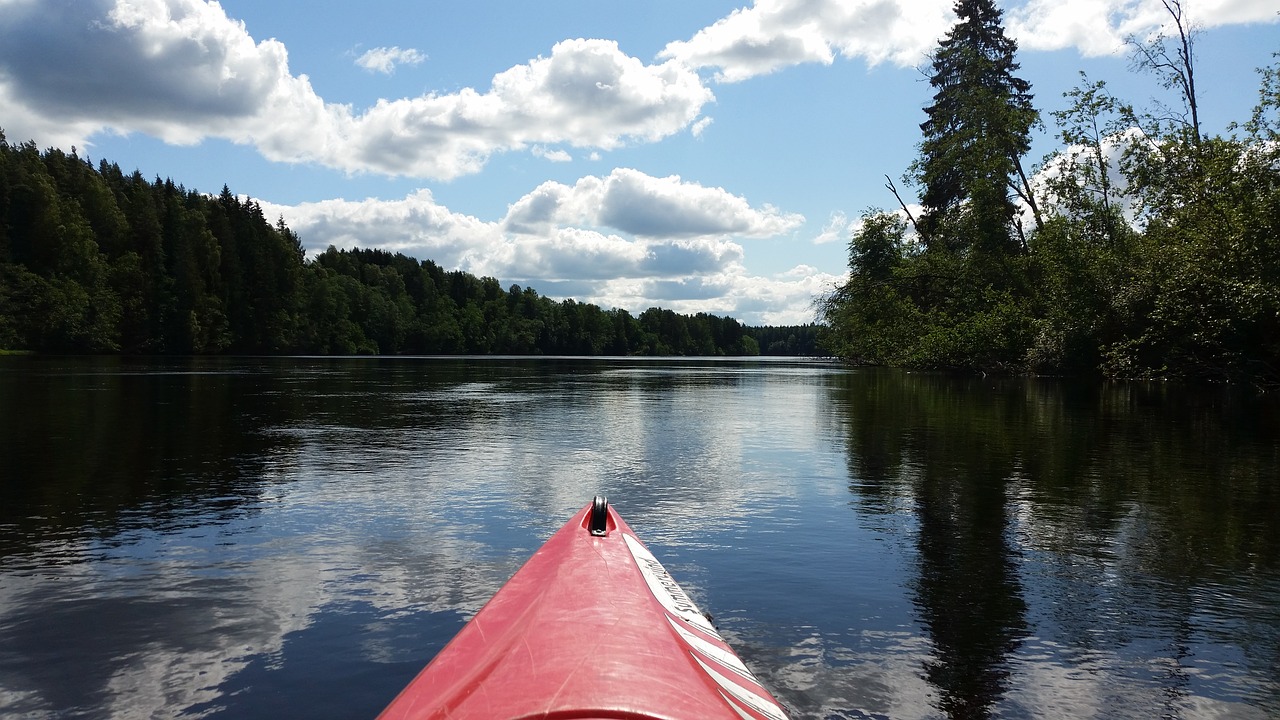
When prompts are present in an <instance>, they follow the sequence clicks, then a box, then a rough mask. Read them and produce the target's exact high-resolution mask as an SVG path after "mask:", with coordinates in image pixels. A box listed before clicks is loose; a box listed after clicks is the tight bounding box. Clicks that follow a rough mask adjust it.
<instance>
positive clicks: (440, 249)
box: [262, 169, 832, 323]
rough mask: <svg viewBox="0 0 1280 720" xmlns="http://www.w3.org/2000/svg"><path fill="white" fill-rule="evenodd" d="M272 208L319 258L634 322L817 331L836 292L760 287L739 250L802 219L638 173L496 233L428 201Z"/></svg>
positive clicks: (422, 197) (522, 205)
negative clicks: (471, 284) (420, 264)
mask: <svg viewBox="0 0 1280 720" xmlns="http://www.w3.org/2000/svg"><path fill="white" fill-rule="evenodd" d="M262 206H263V211H264V213H265V214H266V215H267V216H268V217H277V216H279V217H283V218H284V219H285V222H287V223H288V224H289V226H290V227H291V228H293V229H294V230H295V231H296V232H298V234H299V236H300V237H301V238H302V241H303V243H304V245H305V246H306V247H307V248H308V250H309V252H311V253H313V254H314V253H315V252H316V251H319V250H323V249H324V248H326V247H328V246H330V245H333V246H335V247H339V248H352V247H377V248H381V249H384V250H388V251H392V252H402V253H404V254H406V255H409V256H411V257H416V258H420V259H431V260H433V261H434V262H436V263H438V264H439V265H441V266H442V267H445V268H448V269H461V270H465V271H467V272H470V273H473V274H476V275H481V276H490V277H496V278H498V279H500V280H501V281H502V282H503V283H519V284H521V285H527V286H531V287H533V288H534V289H536V290H537V291H538V292H540V293H543V294H545V295H549V296H551V297H573V298H574V299H576V300H579V301H582V302H591V303H595V304H598V305H601V306H603V307H623V308H626V309H628V310H631V311H634V312H640V311H643V310H644V309H646V308H648V307H652V306H662V307H667V308H670V309H673V310H676V311H678V312H714V313H717V314H722V315H723V314H729V315H733V316H735V317H738V318H739V319H742V320H744V321H747V322H763V321H765V319H766V318H767V319H768V321H770V322H774V323H778V322H781V321H782V319H783V318H792V317H797V318H804V319H802V320H799V321H798V322H809V321H811V320H812V300H813V295H814V294H815V292H817V291H819V290H821V289H823V288H824V287H825V286H824V285H823V284H824V283H826V284H830V283H831V281H832V278H829V277H828V276H826V275H824V274H822V273H820V272H818V271H816V270H813V269H812V268H807V269H805V270H804V272H801V273H799V274H794V273H793V274H789V275H788V274H783V275H779V276H777V277H758V276H753V275H751V274H750V273H749V272H747V271H746V269H745V268H744V266H743V258H744V252H743V248H742V246H741V245H740V244H739V243H738V242H737V238H767V237H773V236H776V235H779V234H783V233H787V232H790V231H791V230H793V229H794V228H795V227H796V226H798V225H799V224H800V223H802V222H803V218H801V217H800V216H798V215H795V214H790V213H783V212H780V211H778V210H776V209H774V208H770V207H769V206H767V205H766V206H760V207H757V206H752V205H751V204H750V203H748V202H747V201H746V200H745V199H744V198H741V197H739V196H735V195H733V194H731V193H729V192H727V191H725V190H724V189H722V188H708V187H704V186H702V185H699V184H697V183H691V182H687V181H683V180H681V179H680V178H678V177H667V178H655V177H651V176H648V175H646V174H644V173H641V172H639V171H636V170H629V169H618V170H614V171H613V172H612V173H610V174H609V175H608V176H605V177H596V176H586V177H583V178H581V179H579V180H578V181H577V182H575V183H574V184H573V185H565V184H562V183H554V182H548V183H543V184H542V185H540V186H538V187H537V188H535V189H534V190H532V191H531V192H529V193H527V194H526V195H524V196H523V197H521V198H519V199H518V200H517V201H516V202H514V203H512V204H511V205H510V206H509V208H508V212H507V214H506V216H505V217H503V218H501V219H498V220H494V221H488V220H483V219H480V218H476V217H474V216H470V215H464V214H461V213H456V212H454V211H452V210H450V209H449V208H447V207H445V206H444V205H441V204H440V203H439V202H438V201H437V200H436V199H435V196H434V195H433V194H432V193H431V192H430V191H429V190H425V189H424V190H418V191H416V192H414V193H411V194H409V195H408V196H406V197H404V198H401V199H398V200H379V199H366V200H341V199H338V200H325V201H321V202H310V203H302V204H299V205H294V206H284V205H274V204H271V203H262Z"/></svg>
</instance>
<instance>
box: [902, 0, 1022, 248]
mask: <svg viewBox="0 0 1280 720" xmlns="http://www.w3.org/2000/svg"><path fill="white" fill-rule="evenodd" d="M955 12H956V15H957V17H958V18H959V21H958V22H957V23H956V24H955V26H953V27H952V28H951V31H950V32H949V33H948V34H947V36H946V37H945V38H944V39H943V40H942V41H941V42H940V43H939V47H938V49H937V51H936V52H935V53H934V56H933V74H932V76H931V77H930V80H929V82H930V84H931V85H932V86H933V88H934V90H935V93H934V96H933V104H932V105H930V106H929V107H928V108H926V109H925V112H926V114H927V115H928V119H927V120H926V121H925V122H924V123H922V124H921V125H920V129H921V131H922V132H923V133H924V140H923V141H922V142H921V144H920V158H919V159H918V160H917V161H916V162H915V164H914V165H913V168H912V169H913V171H914V175H915V179H916V180H917V182H918V183H919V184H920V185H921V186H922V189H923V192H922V194H921V198H920V199H921V203H922V204H923V205H924V207H925V212H924V215H923V217H922V218H921V220H920V223H919V229H920V231H921V233H922V234H923V235H924V239H925V241H926V243H928V245H929V246H930V247H935V246H939V245H941V246H943V247H946V248H948V249H950V250H953V251H957V252H966V251H968V250H974V249H976V250H980V251H984V252H986V253H990V254H997V255H1000V254H1008V253H1013V252H1019V251H1021V250H1025V242H1017V241H1016V240H1015V239H1014V234H1013V230H1015V229H1017V226H1016V224H1015V218H1016V215H1017V206H1016V204H1015V200H1014V197H1015V196H1017V197H1021V198H1022V199H1023V200H1024V201H1025V202H1027V203H1028V204H1029V205H1030V206H1031V207H1032V210H1033V213H1034V214H1035V215H1036V216H1037V218H1038V214H1039V213H1038V211H1037V210H1036V208H1035V203H1034V198H1033V197H1032V195H1031V193H1030V192H1029V191H1028V189H1027V181H1026V173H1025V172H1024V170H1023V168H1022V163H1021V160H1020V158H1021V157H1022V156H1023V155H1025V154H1026V153H1027V151H1028V150H1029V149H1030V145H1031V142H1030V133H1031V129H1032V128H1033V127H1034V126H1035V125H1036V124H1038V122H1039V113H1038V112H1037V111H1036V110H1035V108H1033V107H1032V105H1031V100H1032V95H1031V84H1030V83H1028V82H1027V81H1025V80H1023V79H1021V78H1019V77H1017V76H1016V75H1014V73H1015V72H1017V70H1018V67H1019V66H1018V63H1017V62H1015V61H1014V54H1015V53H1016V52H1017V49H1018V46H1017V43H1016V42H1015V41H1014V40H1013V39H1011V38H1009V37H1006V36H1005V34H1004V28H1003V26H1002V25H1001V19H1002V13H1001V12H1000V10H998V9H997V8H996V7H995V5H994V3H993V2H992V0H959V1H958V2H957V3H956V5H955ZM956 220H958V221H960V224H959V225H958V226H957V225H954V224H953V221H956ZM1021 237H1022V236H1021V233H1020V232H1019V234H1018V238H1019V239H1021Z"/></svg>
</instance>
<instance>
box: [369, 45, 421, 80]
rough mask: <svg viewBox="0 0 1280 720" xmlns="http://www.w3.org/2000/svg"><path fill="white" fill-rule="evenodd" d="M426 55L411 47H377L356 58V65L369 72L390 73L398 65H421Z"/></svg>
mask: <svg viewBox="0 0 1280 720" xmlns="http://www.w3.org/2000/svg"><path fill="white" fill-rule="evenodd" d="M426 59H427V56H426V55H423V54H422V53H420V52H418V51H417V50H414V49H413V48H403V49H402V48H400V47H398V46H396V47H379V48H374V49H372V50H369V51H366V52H365V53H364V54H362V55H361V56H360V57H358V58H356V65H359V66H360V67H362V68H364V69H365V70H368V71H369V72H379V73H382V74H383V75H390V74H391V73H394V72H395V71H396V67H398V66H400V65H421V64H422V63H423V62H424V61H426Z"/></svg>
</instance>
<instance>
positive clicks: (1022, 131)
mask: <svg viewBox="0 0 1280 720" xmlns="http://www.w3.org/2000/svg"><path fill="white" fill-rule="evenodd" d="M1165 7H1166V9H1167V10H1168V11H1169V13H1170V15H1171V23H1170V25H1169V27H1171V28H1172V30H1171V31H1170V34H1169V35H1168V36H1162V37H1157V38H1154V39H1143V40H1136V39H1135V40H1132V41H1131V42H1132V43H1133V48H1134V62H1135V64H1136V65H1137V66H1138V67H1139V68H1142V69H1145V70H1147V71H1149V72H1152V73H1154V74H1156V76H1157V78H1158V79H1159V81H1160V82H1161V83H1162V84H1163V85H1165V86H1166V87H1171V88H1175V89H1179V90H1180V96H1179V97H1180V100H1181V107H1180V108H1174V109H1172V110H1171V109H1168V108H1164V109H1161V110H1159V111H1155V112H1140V111H1138V110H1135V109H1134V107H1133V106H1132V105H1130V104H1128V103H1127V102H1125V101H1124V100H1122V99H1121V98H1118V97H1116V96H1114V95H1113V94H1111V92H1110V91H1109V89H1108V88H1107V86H1106V85H1105V83H1102V82H1092V81H1090V80H1089V79H1088V78H1085V77H1083V76H1082V82H1081V84H1080V86H1079V87H1077V88H1075V89H1073V90H1071V91H1069V92H1067V93H1066V94H1065V97H1066V99H1067V101H1068V103H1069V104H1068V106H1067V107H1066V108H1065V109H1063V110H1061V111H1058V112H1054V113H1052V116H1053V118H1054V120H1055V122H1056V125H1057V128H1058V137H1059V138H1060V140H1061V142H1062V146H1061V147H1062V149H1061V150H1060V151H1059V152H1057V153H1054V154H1053V155H1051V156H1050V157H1049V158H1047V159H1046V160H1045V162H1044V163H1043V165H1041V166H1040V168H1039V169H1038V170H1039V172H1037V169H1036V168H1029V167H1024V165H1023V162H1022V156H1023V155H1024V154H1025V153H1026V152H1027V150H1028V148H1029V141H1028V133H1029V132H1030V130H1031V129H1032V128H1034V127H1036V126H1037V125H1038V124H1039V123H1040V117H1039V113H1038V112H1037V111H1036V110H1035V109H1034V108H1033V107H1032V105H1031V93H1030V89H1031V88H1030V85H1029V84H1028V83H1026V82H1025V81H1022V80H1020V79H1019V78H1018V77H1017V75H1016V71H1017V69H1018V65H1017V63H1016V62H1015V61H1014V52H1015V50H1016V45H1015V44H1014V43H1013V41H1012V40H1011V39H1008V38H1006V37H1005V35H1004V32H1003V27H1002V26H1001V14H1000V12H999V11H998V10H997V9H996V8H995V7H994V5H993V4H992V3H991V2H990V0H960V2H958V3H957V5H956V11H957V14H958V22H957V24H956V25H955V26H954V27H953V29H952V31H951V32H950V33H949V34H948V35H947V37H946V38H945V39H944V40H943V41H942V43H941V45H940V46H939V48H938V49H937V51H936V53H935V54H934V56H933V74H932V76H931V82H932V84H933V87H934V88H935V95H934V100H933V104H931V105H930V106H929V107H928V108H926V110H925V114H926V121H925V122H924V123H923V124H922V125H921V131H922V138H923V139H922V142H921V144H920V154H919V158H918V159H917V161H916V162H915V163H914V164H913V165H912V167H911V168H910V170H909V173H908V176H907V181H908V182H910V183H912V184H913V185H915V186H916V188H917V189H918V190H919V191H920V192H919V197H920V200H921V205H922V206H923V210H916V211H913V210H912V209H911V206H909V205H908V204H907V203H905V202H903V201H902V199H901V198H900V197H899V204H900V209H899V210H897V211H894V212H884V211H878V210H875V209H873V210H871V211H868V213H867V214H866V215H865V216H864V217H863V222H862V223H861V225H860V229H859V230H858V231H857V232H856V233H855V235H854V237H853V238H852V241H851V242H850V246H849V267H850V271H851V272H850V276H849V279H848V281H847V282H846V283H844V284H843V285H842V286H841V287H839V288H838V289H837V290H836V291H835V292H834V293H833V294H832V295H830V296H829V297H827V298H826V299H825V301H824V303H823V315H824V318H825V320H826V322H827V325H828V330H827V331H826V332H825V333H824V336H823V343H824V345H825V346H826V347H827V348H829V349H830V350H831V351H832V352H833V353H834V354H837V355H840V356H842V357H844V358H846V359H849V360H851V361H856V362H863V363H872V364H885V365H897V366H909V367H923V368H970V369H974V368H976V369H983V370H990V369H1003V370H1010V371H1015V372H1026V371H1031V372H1037V373H1053V374H1097V375H1105V376H1111V377H1127V378H1178V379H1187V380H1212V381H1227V382H1251V383H1254V384H1257V385H1261V386H1276V385H1280V65H1273V66H1272V67H1269V68H1265V69H1262V70H1261V78H1262V80H1261V88H1260V90H1261V92H1260V94H1259V95H1260V99H1259V102H1258V105H1257V106H1256V109H1255V111H1254V113H1253V114H1252V116H1251V117H1250V118H1248V119H1247V120H1245V121H1244V122H1242V123H1241V124H1237V125H1233V126H1232V127H1231V128H1230V132H1231V134H1230V135H1229V136H1220V135H1208V134H1205V133H1204V132H1203V131H1202V129H1201V127H1200V123H1199V119H1198V118H1199V112H1198V100H1197V97H1196V94H1195V85H1194V71H1195V67H1194V63H1193V59H1194V53H1193V52H1192V51H1191V48H1192V47H1193V43H1194V38H1195V35H1194V33H1193V32H1192V31H1191V26H1190V23H1189V22H1188V21H1187V19H1186V18H1185V17H1184V15H1183V14H1182V5H1181V3H1178V2H1172V1H1171V2H1168V3H1166V4H1165ZM887 187H888V188H889V189H890V190H891V191H892V192H893V193H894V194H895V195H897V192H898V191H897V188H896V187H895V186H894V185H893V183H892V181H890V183H889V185H888V186H887Z"/></svg>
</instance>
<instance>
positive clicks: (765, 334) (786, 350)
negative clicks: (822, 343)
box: [750, 323, 825, 357]
mask: <svg viewBox="0 0 1280 720" xmlns="http://www.w3.org/2000/svg"><path fill="white" fill-rule="evenodd" d="M821 329H822V326H820V325H817V324H815V323H810V324H808V325H781V326H779V325H764V326H760V327H753V328H751V329H750V332H751V336H752V337H753V338H755V340H756V344H757V345H759V346H760V354H761V355H785V356H790V357H816V356H819V355H823V354H825V353H824V352H823V351H822V350H821V349H820V348H819V347H818V334H819V331H820V330H821Z"/></svg>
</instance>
